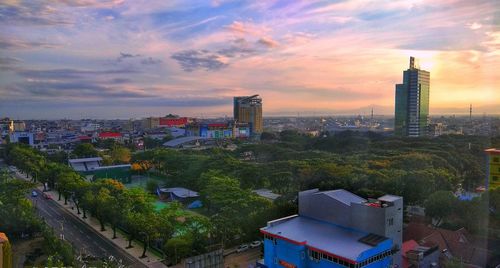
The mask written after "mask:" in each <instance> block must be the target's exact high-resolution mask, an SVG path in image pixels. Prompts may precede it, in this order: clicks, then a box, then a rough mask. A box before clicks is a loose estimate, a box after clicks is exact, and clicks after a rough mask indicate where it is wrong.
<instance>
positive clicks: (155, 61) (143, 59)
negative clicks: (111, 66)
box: [115, 52, 162, 65]
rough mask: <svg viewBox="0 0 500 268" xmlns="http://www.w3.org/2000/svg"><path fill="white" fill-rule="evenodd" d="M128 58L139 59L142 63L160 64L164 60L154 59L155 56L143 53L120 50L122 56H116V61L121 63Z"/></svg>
mask: <svg viewBox="0 0 500 268" xmlns="http://www.w3.org/2000/svg"><path fill="white" fill-rule="evenodd" d="M128 59H138V60H139V63H140V64H142V65H158V64H161V63H162V61H161V60H159V59H154V58H153V57H146V56H143V55H141V54H131V53H124V52H120V56H118V58H116V61H115V63H120V62H123V61H125V60H128Z"/></svg>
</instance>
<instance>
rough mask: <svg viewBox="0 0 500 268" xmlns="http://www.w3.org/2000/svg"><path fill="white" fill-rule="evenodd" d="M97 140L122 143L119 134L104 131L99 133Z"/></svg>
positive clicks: (121, 137)
mask: <svg viewBox="0 0 500 268" xmlns="http://www.w3.org/2000/svg"><path fill="white" fill-rule="evenodd" d="M99 139H101V140H109V139H113V140H115V141H118V142H123V135H122V134H121V133H119V132H110V131H104V132H101V133H99Z"/></svg>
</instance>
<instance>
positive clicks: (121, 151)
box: [109, 145, 131, 164]
mask: <svg viewBox="0 0 500 268" xmlns="http://www.w3.org/2000/svg"><path fill="white" fill-rule="evenodd" d="M109 155H110V157H111V160H112V161H113V163H114V164H126V163H129V162H130V158H131V153H130V149H128V148H126V147H123V146H117V145H116V146H114V147H113V148H112V149H111V150H110V152H109Z"/></svg>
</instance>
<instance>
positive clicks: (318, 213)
mask: <svg viewBox="0 0 500 268" xmlns="http://www.w3.org/2000/svg"><path fill="white" fill-rule="evenodd" d="M318 192H319V191H318V189H313V190H308V191H303V192H300V193H299V215H301V216H305V217H310V218H314V219H317V220H320V221H326V222H331V223H334V224H338V225H342V226H345V227H349V226H350V225H351V212H350V206H347V205H346V204H344V203H342V202H339V201H337V200H335V199H333V198H331V197H328V196H326V195H323V194H316V193H318Z"/></svg>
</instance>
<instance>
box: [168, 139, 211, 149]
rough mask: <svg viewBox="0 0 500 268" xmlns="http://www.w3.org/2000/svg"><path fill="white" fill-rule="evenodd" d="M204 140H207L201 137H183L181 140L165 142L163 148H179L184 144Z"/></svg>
mask: <svg viewBox="0 0 500 268" xmlns="http://www.w3.org/2000/svg"><path fill="white" fill-rule="evenodd" d="M203 139H206V138H204V137H200V136H189V137H181V138H177V139H173V140H169V141H167V142H165V143H164V144H163V146H166V147H177V146H179V145H182V144H184V143H188V142H193V141H196V140H203Z"/></svg>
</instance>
